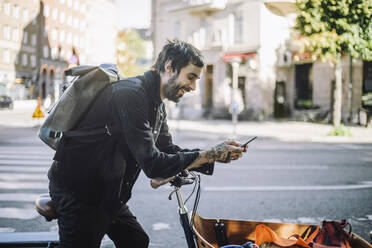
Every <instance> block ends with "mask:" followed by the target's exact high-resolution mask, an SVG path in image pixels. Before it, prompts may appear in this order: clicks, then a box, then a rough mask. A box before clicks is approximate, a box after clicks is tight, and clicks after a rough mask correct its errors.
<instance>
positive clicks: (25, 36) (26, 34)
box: [23, 31, 28, 44]
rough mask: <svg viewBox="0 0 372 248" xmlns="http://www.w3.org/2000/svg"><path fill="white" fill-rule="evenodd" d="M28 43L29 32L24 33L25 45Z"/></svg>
mask: <svg viewBox="0 0 372 248" xmlns="http://www.w3.org/2000/svg"><path fill="white" fill-rule="evenodd" d="M27 42H28V33H27V31H24V32H23V44H27Z"/></svg>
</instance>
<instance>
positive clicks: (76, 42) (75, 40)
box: [74, 35, 79, 47]
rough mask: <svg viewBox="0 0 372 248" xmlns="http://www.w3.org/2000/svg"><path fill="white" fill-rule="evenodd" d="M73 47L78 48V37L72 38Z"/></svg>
mask: <svg viewBox="0 0 372 248" xmlns="http://www.w3.org/2000/svg"><path fill="white" fill-rule="evenodd" d="M74 46H76V47H78V46H79V37H78V36H77V35H75V36H74Z"/></svg>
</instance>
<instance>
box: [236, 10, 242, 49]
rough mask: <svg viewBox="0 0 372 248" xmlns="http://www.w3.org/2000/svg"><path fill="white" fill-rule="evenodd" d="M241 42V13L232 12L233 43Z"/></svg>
mask: <svg viewBox="0 0 372 248" xmlns="http://www.w3.org/2000/svg"><path fill="white" fill-rule="evenodd" d="M242 42H243V15H242V13H241V12H239V13H235V14H234V43H242Z"/></svg>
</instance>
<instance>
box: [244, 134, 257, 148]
mask: <svg viewBox="0 0 372 248" xmlns="http://www.w3.org/2000/svg"><path fill="white" fill-rule="evenodd" d="M255 139H257V136H254V137H253V138H252V139H250V140H248V141H247V142H245V143H244V144H243V145H241V146H240V147H245V146H246V145H248V144H249V143H251V142H252V141H253V140H255Z"/></svg>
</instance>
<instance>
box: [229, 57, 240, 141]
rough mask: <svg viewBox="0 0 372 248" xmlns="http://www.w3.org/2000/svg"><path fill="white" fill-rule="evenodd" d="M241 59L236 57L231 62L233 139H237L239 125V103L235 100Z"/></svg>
mask: <svg viewBox="0 0 372 248" xmlns="http://www.w3.org/2000/svg"><path fill="white" fill-rule="evenodd" d="M240 61H241V59H240V58H237V57H234V58H233V59H232V61H231V66H232V86H233V87H232V90H231V112H232V113H231V114H232V123H233V137H234V138H236V125H237V123H238V103H237V101H236V99H235V98H234V96H235V92H237V90H238V76H239V65H240Z"/></svg>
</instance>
